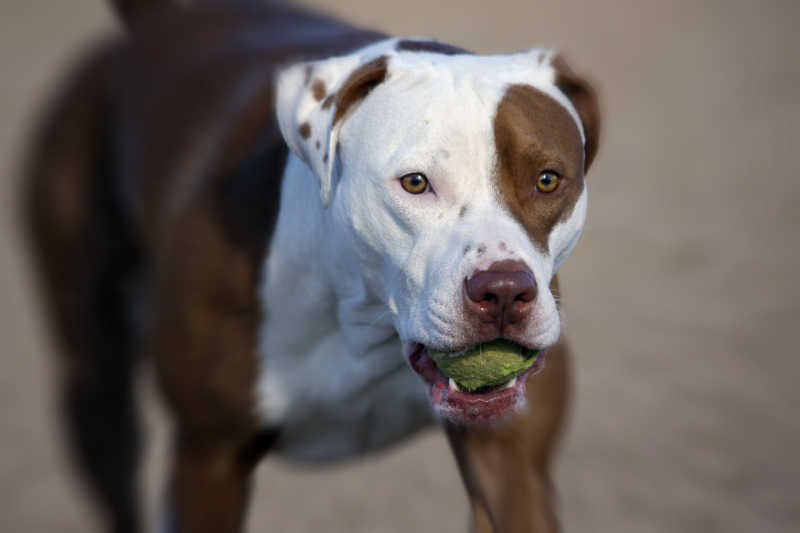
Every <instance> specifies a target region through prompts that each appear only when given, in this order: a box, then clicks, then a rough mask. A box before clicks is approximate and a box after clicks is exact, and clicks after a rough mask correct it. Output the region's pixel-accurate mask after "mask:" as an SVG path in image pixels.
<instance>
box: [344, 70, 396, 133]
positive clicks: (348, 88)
mask: <svg viewBox="0 0 800 533" xmlns="http://www.w3.org/2000/svg"><path fill="white" fill-rule="evenodd" d="M388 59H389V58H388V57H387V56H380V57H378V58H376V59H373V60H372V61H369V62H368V63H364V64H363V65H361V66H360V67H358V68H357V69H355V70H354V71H353V73H352V74H350V76H349V77H348V78H347V80H345V82H344V83H343V84H342V88H341V89H340V90H339V94H338V96H337V101H336V113H335V114H334V115H333V124H336V122H338V121H339V120H340V119H341V118H342V117H343V116H344V114H345V113H346V112H347V110H348V109H350V108H351V107H352V106H353V105H354V104H356V103H357V102H359V101H360V100H361V99H362V98H364V97H365V96H367V94H369V92H370V91H371V90H372V89H374V88H375V87H376V86H377V85H378V84H379V83H381V82H382V81H383V80H384V79H385V78H386V71H387V69H386V63H387V61H388Z"/></svg>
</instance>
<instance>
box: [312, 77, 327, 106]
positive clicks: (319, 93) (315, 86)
mask: <svg viewBox="0 0 800 533" xmlns="http://www.w3.org/2000/svg"><path fill="white" fill-rule="evenodd" d="M326 92H327V91H326V90H325V82H324V81H322V80H319V79H317V80H314V83H312V84H311V94H313V95H314V100H316V101H317V102H321V101H322V99H323V98H325V93H326Z"/></svg>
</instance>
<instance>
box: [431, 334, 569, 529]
mask: <svg viewBox="0 0 800 533" xmlns="http://www.w3.org/2000/svg"><path fill="white" fill-rule="evenodd" d="M567 387H568V361H567V350H566V348H565V346H564V345H563V344H559V345H556V346H554V347H552V348H551V349H550V350H549V351H548V358H547V366H546V367H545V369H544V370H543V371H542V372H540V373H539V374H537V375H534V376H532V377H531V378H529V380H528V388H527V399H528V407H527V408H526V410H525V411H524V412H522V413H521V414H518V415H515V416H514V418H513V419H512V420H509V421H508V422H505V423H503V424H500V425H497V426H492V427H464V426H455V425H452V424H446V425H445V429H446V430H447V436H448V438H449V440H450V445H451V447H452V449H453V452H454V453H455V456H456V461H457V462H458V466H459V470H460V471H461V475H462V477H463V479H464V483H465V485H466V488H467V492H468V493H469V498H470V503H471V505H472V523H473V530H474V531H475V532H476V533H489V532H492V533H522V532H536V533H544V532H548V533H549V532H554V531H558V530H559V525H558V520H557V517H556V512H555V496H556V495H555V490H554V488H553V484H552V481H551V477H550V462H551V459H552V456H553V452H554V448H555V445H556V444H557V441H558V436H559V432H560V428H561V425H562V422H563V419H564V414H565V410H566V398H567Z"/></svg>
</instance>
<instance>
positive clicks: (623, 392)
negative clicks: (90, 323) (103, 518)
mask: <svg viewBox="0 0 800 533" xmlns="http://www.w3.org/2000/svg"><path fill="white" fill-rule="evenodd" d="M320 3H323V2H320ZM330 3H334V2H330ZM335 4H336V5H337V7H336V8H335V11H336V12H337V13H340V14H342V15H344V16H346V17H348V18H350V19H354V20H357V21H360V22H361V23H363V24H365V25H368V26H373V27H378V28H381V29H384V30H386V31H389V32H392V33H396V34H405V35H433V36H437V37H439V38H441V39H444V40H448V41H451V42H454V43H457V44H461V45H464V46H467V47H470V48H473V49H475V50H478V51H482V52H492V51H511V50H517V49H522V48H528V47H531V46H534V45H538V44H548V45H559V46H560V47H561V48H562V49H564V50H565V51H566V53H567V54H568V57H570V58H572V62H573V63H574V64H575V65H576V66H577V68H578V69H579V70H581V71H586V72H589V73H591V75H592V77H593V78H594V79H595V80H596V81H597V82H598V84H599V86H600V87H601V90H602V94H603V100H604V104H605V110H606V113H605V115H606V119H607V127H606V129H605V136H604V139H603V140H602V141H603V142H602V147H601V151H600V156H599V159H598V160H597V162H596V164H595V166H594V168H593V169H592V171H591V173H590V176H589V188H590V192H591V196H590V197H591V200H590V215H589V222H588V225H587V228H586V232H585V234H584V237H583V239H582V242H581V244H580V245H579V246H578V248H577V250H576V251H575V252H574V254H573V256H572V257H571V258H570V260H569V261H568V262H567V264H566V266H565V267H564V269H563V279H562V285H563V287H564V292H565V295H566V305H567V313H568V318H569V324H568V331H569V335H570V337H571V338H572V340H573V344H574V346H575V349H576V352H577V360H576V362H575V368H576V381H577V387H576V396H575V398H574V411H573V416H572V420H571V423H570V431H569V434H568V436H567V440H566V444H565V447H564V450H563V453H562V456H561V458H560V461H559V467H558V471H557V477H558V482H559V486H560V491H561V496H562V508H563V517H564V522H565V526H566V529H567V531H615V532H637V533H646V532H665V531H679V532H716V531H720V532H723V531H724V532H726V533H731V532H753V531H770V532H789V531H800V490H799V489H798V479H800V461H798V459H797V453H798V450H800V417H798V415H797V407H798V406H800V393H798V391H797V387H796V382H797V381H798V379H800V353H798V352H800V350H798V349H797V346H796V344H795V343H794V342H793V340H792V338H791V335H792V334H793V333H795V332H796V331H797V329H798V327H800V304H799V303H798V302H800V283H798V281H797V273H798V271H800V238H798V229H800V209H798V207H797V204H796V202H797V199H798V198H800V158H799V157H798V155H797V154H798V151H799V150H800V104H799V103H798V87H800V60H798V56H797V51H798V50H800V33H798V31H797V22H798V20H800V4H798V3H797V2H795V1H793V0H788V1H777V0H773V1H770V2H759V1H752V2H745V1H736V2H732V1H704V2H694V1H683V0H681V1H673V2H668V3H667V2H658V1H656V0H651V1H641V0H621V1H616V2H605V3H600V2H592V3H588V2H587V3H586V5H584V4H583V3H581V2H577V1H573V0H569V1H562V2H557V1H551V0H541V1H536V2H533V1H521V0H520V1H513V2H508V1H507V2H503V3H498V4H496V5H498V6H502V7H489V4H488V3H487V2H483V1H472V0H470V1H463V2H449V3H448V2H442V3H435V2H429V1H416V0H406V1H405V2H392V3H387V4H391V5H388V6H386V7H383V6H380V5H379V4H380V3H378V2H366V1H356V0H344V1H343V0H339V1H337V2H335ZM601 4H602V5H601ZM112 31H116V30H115V24H114V20H113V19H112V17H111V16H110V14H109V13H108V12H107V10H106V8H105V6H104V5H103V4H102V2H100V1H99V0H71V1H70V2H55V1H53V0H35V1H33V0H28V1H25V2H23V1H22V0H12V1H10V2H5V3H3V5H2V7H0V117H2V120H0V172H2V176H3V180H2V189H0V201H1V202H2V203H0V208H1V209H0V216H1V217H2V219H0V282H1V283H2V285H0V295H1V296H2V297H1V298H0V316H2V318H1V319H0V348H2V359H0V364H1V365H2V366H0V531H2V532H17V531H60V532H83V531H92V530H94V529H96V527H97V525H96V524H97V521H96V517H95V516H94V514H93V511H92V510H91V506H90V505H89V504H88V503H87V500H86V498H85V494H84V492H83V489H82V488H81V487H80V485H79V483H77V482H76V481H75V479H74V478H73V477H72V476H71V472H70V466H69V462H68V460H67V458H66V457H65V455H64V453H63V451H62V450H61V448H60V446H59V441H60V440H61V437H60V435H59V431H58V428H57V425H56V418H55V407H56V405H55V399H54V397H53V395H52V392H51V390H52V387H51V385H52V383H53V376H54V370H55V369H54V368H52V366H51V358H50V348H49V346H48V344H47V342H46V341H45V340H44V338H43V336H42V327H41V324H40V320H39V317H38V314H37V313H36V311H35V309H36V307H35V305H34V301H33V299H32V297H31V292H30V289H29V285H30V279H29V277H28V271H29V270H28V267H27V266H26V261H25V258H24V256H23V255H22V254H21V252H20V244H19V242H18V240H17V238H16V228H15V221H14V217H13V215H14V208H15V202H14V185H15V182H16V180H17V177H18V173H17V168H18V162H19V156H20V151H21V146H22V145H23V142H24V139H25V135H26V133H27V132H28V131H29V128H30V121H31V118H32V117H33V116H35V113H36V110H37V109H38V108H39V106H40V104H41V102H42V100H43V98H44V97H45V95H46V94H47V93H48V91H49V90H51V89H52V87H53V84H54V80H56V79H57V78H58V73H59V72H60V71H62V70H63V68H64V67H65V66H66V65H67V64H68V63H69V61H70V60H71V59H72V58H74V56H75V55H76V53H77V52H78V51H79V50H80V49H81V48H82V47H83V46H84V45H85V44H87V43H89V42H91V41H92V40H94V39H96V38H97V37H98V36H100V35H104V34H107V33H109V32H112ZM143 397H144V403H145V404H146V406H147V413H148V417H147V421H148V426H149V428H150V431H149V435H150V437H149V439H148V455H147V458H148V460H147V472H146V475H145V476H144V479H145V485H146V486H147V492H148V499H147V501H148V505H149V510H148V512H149V515H150V516H151V517H152V516H154V515H155V514H156V511H157V508H158V501H159V496H160V494H161V489H160V484H161V482H162V478H163V474H162V472H163V465H164V454H165V449H166V442H167V433H166V429H165V423H164V419H163V416H162V415H161V414H160V412H159V411H158V409H157V408H156V407H155V403H154V402H153V401H152V394H150V393H147V391H145V394H143ZM258 478H259V479H258V481H259V483H258V486H257V490H256V491H255V494H254V498H253V512H252V513H251V517H250V522H249V530H251V531H291V532H312V531H331V532H395V531H397V532H399V531H448V532H449V531H452V532H457V531H464V530H465V528H466V523H467V518H466V516H467V514H466V511H467V506H466V502H465V498H464V491H463V489H462V486H461V483H460V481H459V479H458V475H457V472H456V469H455V466H454V463H453V461H452V459H451V457H450V454H449V451H448V449H447V446H446V443H445V441H444V439H443V437H442V435H441V434H440V433H438V432H435V431H434V432H430V433H428V434H425V435H423V436H421V437H420V438H417V439H415V440H414V441H413V442H412V443H411V444H407V445H403V446H401V447H399V448H397V449H395V450H392V451H390V452H389V453H386V454H384V455H382V456H379V457H373V458H370V459H367V460H364V461H362V462H359V463H356V464H348V465H343V466H341V467H336V468H333V469H326V470H324V471H297V470H293V469H291V468H289V467H287V466H286V465H283V464H280V463H278V462H276V461H274V460H273V461H269V460H268V461H266V462H265V463H264V464H263V465H262V466H261V468H260V470H259V475H258Z"/></svg>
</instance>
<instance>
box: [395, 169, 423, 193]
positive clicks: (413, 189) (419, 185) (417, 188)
mask: <svg viewBox="0 0 800 533" xmlns="http://www.w3.org/2000/svg"><path fill="white" fill-rule="evenodd" d="M400 184H401V185H402V186H403V189H405V190H406V192H408V193H411V194H422V193H424V192H425V191H427V190H428V178H426V177H425V175H424V174H420V173H419V172H412V173H411V174H406V175H405V176H403V177H402V178H400Z"/></svg>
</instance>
